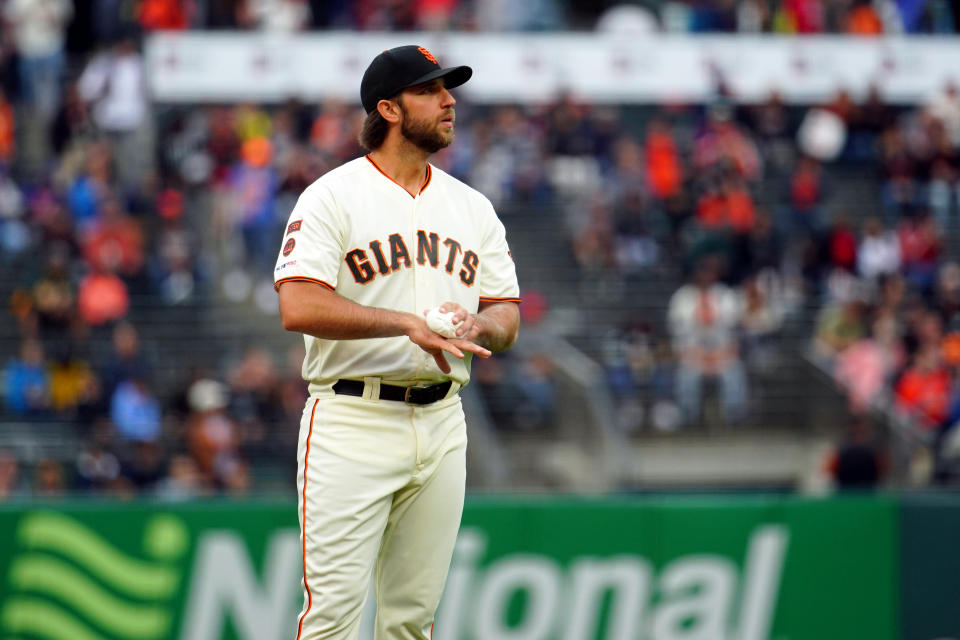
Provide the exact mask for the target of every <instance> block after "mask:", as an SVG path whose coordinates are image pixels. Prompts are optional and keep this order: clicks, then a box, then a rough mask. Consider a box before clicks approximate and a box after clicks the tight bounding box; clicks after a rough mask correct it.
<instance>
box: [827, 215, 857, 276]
mask: <svg viewBox="0 0 960 640" xmlns="http://www.w3.org/2000/svg"><path fill="white" fill-rule="evenodd" d="M826 240H827V243H826V244H827V246H826V249H827V264H828V265H829V266H830V267H831V268H833V269H842V270H843V271H845V272H846V273H854V272H855V271H856V265H857V237H856V235H854V233H853V228H852V226H851V224H850V219H849V218H848V217H847V216H846V215H844V214H840V215H838V216H837V218H836V220H834V222H833V225H832V226H831V227H830V230H829V231H828V232H827V237H826Z"/></svg>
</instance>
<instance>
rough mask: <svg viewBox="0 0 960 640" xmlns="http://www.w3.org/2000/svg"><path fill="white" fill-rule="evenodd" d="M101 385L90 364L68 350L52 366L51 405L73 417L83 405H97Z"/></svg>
mask: <svg viewBox="0 0 960 640" xmlns="http://www.w3.org/2000/svg"><path fill="white" fill-rule="evenodd" d="M99 391H100V385H99V382H98V380H97V379H96V376H95V374H94V373H93V370H92V368H91V367H90V364H89V363H88V362H86V361H85V360H83V359H82V358H80V357H78V356H77V355H76V354H75V353H74V352H73V350H72V349H69V348H66V349H64V350H63V351H62V353H61V354H59V355H58V356H57V357H56V358H55V359H54V360H53V362H52V363H51V365H50V405H51V408H53V410H54V411H56V412H58V413H60V414H61V415H68V416H73V415H75V413H76V412H77V410H78V409H79V408H80V406H81V405H87V404H90V403H96V402H97V400H98V396H99Z"/></svg>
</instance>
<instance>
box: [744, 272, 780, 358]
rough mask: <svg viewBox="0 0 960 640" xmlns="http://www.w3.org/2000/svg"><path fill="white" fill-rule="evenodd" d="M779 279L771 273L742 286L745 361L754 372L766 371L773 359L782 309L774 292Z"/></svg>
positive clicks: (763, 273)
mask: <svg viewBox="0 0 960 640" xmlns="http://www.w3.org/2000/svg"><path fill="white" fill-rule="evenodd" d="M779 286H780V282H779V278H778V276H777V275H776V272H774V271H764V272H761V273H758V274H756V275H753V276H751V277H749V278H748V279H747V280H746V281H744V283H743V286H742V297H743V318H742V320H741V322H740V324H741V327H742V331H743V348H744V354H745V357H744V359H745V361H746V362H747V363H748V364H749V365H750V367H751V369H753V370H756V371H770V370H771V368H772V367H773V365H774V363H775V362H776V359H777V351H778V343H779V339H780V335H779V334H780V330H781V329H782V327H783V321H784V316H785V313H786V309H785V308H784V306H783V302H782V300H781V299H780V296H779V292H778V291H777V289H778V288H779Z"/></svg>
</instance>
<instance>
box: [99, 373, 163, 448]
mask: <svg viewBox="0 0 960 640" xmlns="http://www.w3.org/2000/svg"><path fill="white" fill-rule="evenodd" d="M161 418H162V410H161V408H160V402H159V400H158V399H157V397H156V395H155V394H154V392H153V390H152V389H151V385H150V383H149V381H148V379H147V374H146V373H144V372H139V373H135V374H134V375H133V376H132V377H130V378H128V379H127V380H124V381H123V382H121V383H120V384H119V385H117V387H116V389H115V390H114V391H113V395H112V396H111V398H110V419H111V420H113V424H114V425H115V426H116V429H117V435H118V436H120V437H121V438H124V439H126V440H133V441H135V442H156V441H157V440H158V439H159V438H160V435H161V426H162V425H161Z"/></svg>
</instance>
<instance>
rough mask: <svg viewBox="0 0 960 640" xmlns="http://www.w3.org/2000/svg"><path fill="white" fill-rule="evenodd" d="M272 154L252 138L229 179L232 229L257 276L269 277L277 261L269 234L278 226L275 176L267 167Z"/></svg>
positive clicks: (265, 144) (273, 239) (267, 143)
mask: <svg viewBox="0 0 960 640" xmlns="http://www.w3.org/2000/svg"><path fill="white" fill-rule="evenodd" d="M272 153H273V148H272V145H271V144H270V141H269V140H268V139H267V138H264V137H255V138H250V139H248V140H246V141H245V142H244V143H243V147H242V152H241V160H240V162H239V163H237V164H236V165H235V166H234V168H233V169H232V170H231V171H230V175H229V178H228V183H227V185H228V188H229V198H230V205H229V213H227V215H229V216H231V219H230V220H228V221H227V224H228V225H229V226H228V228H227V231H230V229H231V228H235V229H237V230H239V231H240V232H241V234H242V239H243V245H244V249H245V255H246V263H247V264H248V265H249V266H250V267H251V268H253V269H254V270H255V271H256V272H257V273H270V269H269V267H270V266H272V265H273V262H274V261H275V259H276V247H275V246H274V245H275V244H276V240H277V239H276V237H274V235H273V234H272V233H271V231H273V230H274V227H275V226H276V224H277V216H276V214H275V212H274V204H275V197H276V190H277V186H278V180H277V174H276V171H275V170H274V168H273V166H272V165H271V164H270V159H271V155H272Z"/></svg>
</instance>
